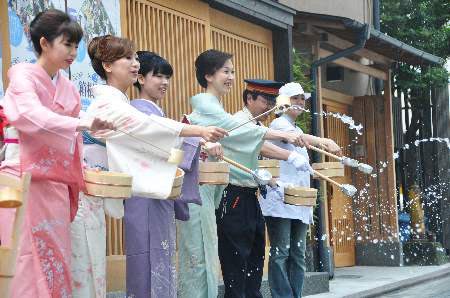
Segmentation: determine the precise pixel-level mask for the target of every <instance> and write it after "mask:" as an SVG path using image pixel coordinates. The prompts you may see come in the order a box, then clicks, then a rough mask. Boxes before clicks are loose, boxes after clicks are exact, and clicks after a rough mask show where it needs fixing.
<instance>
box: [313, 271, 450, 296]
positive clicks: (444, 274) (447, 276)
mask: <svg viewBox="0 0 450 298" xmlns="http://www.w3.org/2000/svg"><path fill="white" fill-rule="evenodd" d="M443 278H444V279H443ZM440 279H443V280H440ZM434 282H436V284H434ZM421 285H422V287H420V286H421ZM411 286H413V287H419V290H415V288H409V287H411ZM430 288H434V291H435V292H432V290H431V289H430ZM392 291H399V292H398V293H399V294H398V295H399V296H392V297H402V298H403V297H439V298H450V293H449V291H450V264H445V265H441V266H423V267H422V266H401V267H375V266H374V267H370V266H355V267H346V268H337V269H336V271H335V276H334V279H333V280H331V281H330V292H327V293H322V294H316V295H311V296H307V297H308V298H310V297H311V298H342V297H347V298H361V297H385V296H381V295H391V294H392V295H395V294H397V292H392ZM402 291H404V292H402ZM427 291H431V292H430V293H431V294H430V295H431V296H425V293H427ZM407 295H413V296H407ZM414 295H415V296H414ZM432 295H435V296H432ZM436 295H437V296H436ZM386 297H390V296H386Z"/></svg>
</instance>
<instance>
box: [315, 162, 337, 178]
mask: <svg viewBox="0 0 450 298" xmlns="http://www.w3.org/2000/svg"><path fill="white" fill-rule="evenodd" d="M311 166H312V168H313V169H314V170H316V171H318V172H319V173H321V174H322V175H325V176H327V177H330V178H333V177H344V175H345V170H344V165H343V164H342V163H341V162H321V163H313V164H312V165H311ZM314 178H318V177H317V176H316V175H314Z"/></svg>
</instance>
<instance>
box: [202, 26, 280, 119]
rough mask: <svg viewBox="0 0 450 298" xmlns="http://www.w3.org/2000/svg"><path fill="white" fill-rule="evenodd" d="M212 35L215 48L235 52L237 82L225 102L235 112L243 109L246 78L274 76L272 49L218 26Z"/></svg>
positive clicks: (228, 108)
mask: <svg viewBox="0 0 450 298" xmlns="http://www.w3.org/2000/svg"><path fill="white" fill-rule="evenodd" d="M211 35H212V46H213V48H214V49H218V50H221V51H224V52H228V53H232V54H233V64H234V69H235V74H236V78H235V83H234V87H233V89H232V90H231V92H230V94H228V95H227V96H225V98H224V100H223V102H224V106H225V109H226V110H227V111H228V112H230V113H235V112H237V111H238V110H240V109H242V106H243V101H242V92H243V90H244V88H245V83H244V79H247V78H261V79H269V78H270V77H272V75H271V70H270V65H271V61H272V56H271V50H270V47H269V46H268V45H266V44H263V43H259V42H254V41H250V40H248V39H246V38H242V37H240V36H238V35H236V34H231V33H228V32H225V31H223V30H221V29H218V28H214V27H212V28H211Z"/></svg>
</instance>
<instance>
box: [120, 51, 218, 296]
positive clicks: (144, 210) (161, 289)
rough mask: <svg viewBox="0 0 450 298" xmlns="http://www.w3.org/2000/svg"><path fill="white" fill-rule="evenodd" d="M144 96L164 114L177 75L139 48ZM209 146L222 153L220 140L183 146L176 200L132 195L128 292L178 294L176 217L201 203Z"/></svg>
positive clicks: (145, 104)
mask: <svg viewBox="0 0 450 298" xmlns="http://www.w3.org/2000/svg"><path fill="white" fill-rule="evenodd" d="M137 54H138V58H139V62H140V64H141V66H140V69H139V75H138V80H137V82H136V83H135V86H136V87H137V89H138V90H139V99H134V100H132V101H131V105H133V106H134V107H135V108H136V109H138V110H139V111H141V112H143V113H146V114H148V115H151V114H155V115H158V116H161V117H164V116H165V115H164V112H163V111H162V110H161V108H160V107H159V106H158V102H159V100H161V99H162V98H163V97H164V95H165V94H166V91H167V88H168V85H169V80H170V78H171V77H172V74H173V69H172V66H171V65H170V64H169V63H168V62H167V61H166V60H165V59H164V58H162V57H160V56H158V55H157V54H155V53H152V52H148V51H139V52H137ZM201 146H204V147H206V148H208V149H207V151H208V154H211V155H213V156H214V155H216V156H217V155H219V156H221V155H222V148H221V147H220V144H218V143H214V144H212V143H205V142H204V141H203V140H202V139H201V138H185V139H184V142H183V145H182V149H183V150H184V160H183V163H182V164H181V165H180V167H181V168H182V169H183V170H184V171H185V177H184V183H183V188H182V196H181V197H180V198H179V199H177V200H175V201H173V200H158V199H150V198H140V197H132V198H131V199H128V200H126V201H125V247H126V256H127V263H126V264H127V266H126V273H127V280H126V284H127V297H138V298H140V297H158V298H160V297H176V295H177V289H176V266H175V264H176V263H175V248H176V225H175V219H179V220H188V219H189V210H188V206H187V203H197V204H201V199H200V195H199V193H198V157H199V152H200V147H201Z"/></svg>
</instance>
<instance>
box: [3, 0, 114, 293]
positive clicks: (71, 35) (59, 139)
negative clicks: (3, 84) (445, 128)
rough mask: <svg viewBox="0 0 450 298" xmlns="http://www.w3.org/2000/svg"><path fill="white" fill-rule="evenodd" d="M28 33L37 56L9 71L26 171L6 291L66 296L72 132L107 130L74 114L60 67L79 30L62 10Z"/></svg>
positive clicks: (11, 113)
mask: <svg viewBox="0 0 450 298" xmlns="http://www.w3.org/2000/svg"><path fill="white" fill-rule="evenodd" d="M30 35H31V41H32V43H33V46H34V49H35V51H36V53H37V56H38V59H37V62H36V63H35V64H30V63H20V64H16V65H14V66H13V67H11V69H10V70H9V72H8V76H9V86H8V89H7V90H6V94H5V99H4V111H5V114H6V117H7V118H8V121H9V122H10V124H11V125H12V126H14V127H15V128H16V129H17V131H18V132H19V136H18V142H19V144H20V170H21V172H22V173H24V172H29V173H31V174H32V180H31V184H30V188H29V200H28V207H27V209H26V210H25V220H24V225H23V227H22V232H23V233H22V234H21V235H20V240H19V252H18V257H17V265H16V270H15V275H14V278H13V280H12V284H11V289H12V291H11V296H10V297H61V296H66V297H70V296H71V293H72V290H71V281H72V280H71V274H70V265H69V264H70V256H71V242H70V221H71V220H72V219H73V218H74V216H75V213H76V210H77V205H78V192H79V189H80V188H81V187H82V186H83V175H82V171H81V157H80V151H81V149H82V148H81V137H80V134H79V131H81V130H85V129H90V130H92V131H95V130H98V129H110V128H112V127H113V126H112V125H111V123H109V122H105V121H102V120H99V119H94V120H89V119H88V118H82V119H79V118H78V114H79V111H80V95H79V93H78V91H77V90H76V88H75V86H74V85H73V84H72V83H71V82H70V81H69V80H68V79H67V78H66V76H65V75H63V74H62V73H61V72H60V70H61V69H66V68H68V67H69V66H70V64H71V63H72V62H73V60H74V59H75V57H76V54H77V47H78V43H79V41H80V40H81V38H82V36H83V31H82V29H81V27H80V25H79V24H77V23H76V22H74V21H73V20H72V19H71V18H70V17H69V15H67V14H66V13H64V12H62V11H59V10H54V9H50V10H47V11H44V12H41V13H39V14H37V16H36V17H35V18H34V20H33V21H32V22H31V24H30Z"/></svg>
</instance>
